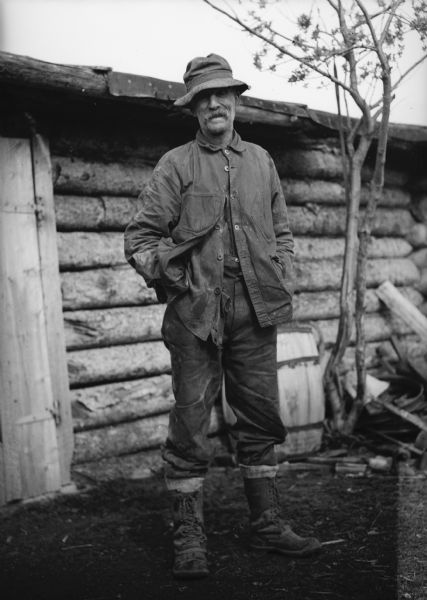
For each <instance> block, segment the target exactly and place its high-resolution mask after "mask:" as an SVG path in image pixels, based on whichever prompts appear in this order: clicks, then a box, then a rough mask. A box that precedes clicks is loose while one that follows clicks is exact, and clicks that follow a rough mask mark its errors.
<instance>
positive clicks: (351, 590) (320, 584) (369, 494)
mask: <svg viewBox="0 0 427 600" xmlns="http://www.w3.org/2000/svg"><path fill="white" fill-rule="evenodd" d="M279 485H280V490H281V493H282V497H283V505H284V507H285V511H286V514H287V516H288V518H289V520H290V521H291V522H292V523H294V524H295V527H296V528H298V531H300V532H303V533H305V534H311V533H313V532H315V533H316V535H317V536H318V537H319V538H320V539H321V541H322V542H324V543H325V545H324V547H323V548H322V553H321V554H320V555H318V556H316V557H314V558H306V559H298V560H293V559H289V558H285V557H281V556H278V555H274V554H268V553H263V552H256V553H254V552H250V551H249V550H248V548H247V541H248V535H247V508H246V503H245V500H244V498H243V494H242V483H241V479H240V475H239V473H238V471H237V470H236V469H232V468H230V469H225V468H222V469H221V468H215V469H213V470H212V471H211V473H210V475H209V477H208V479H207V484H206V494H205V513H206V524H207V532H208V540H209V542H208V543H209V556H210V568H211V575H210V576H209V578H207V579H204V580H199V581H194V582H182V581H175V580H174V579H173V577H172V575H171V572H170V565H171V559H172V554H171V513H170V509H169V505H168V501H167V499H166V497H165V494H164V493H163V483H162V481H161V480H160V479H152V480H138V481H130V480H126V481H125V480H122V481H114V482H111V483H108V484H103V485H98V486H95V487H92V488H90V489H89V488H86V489H80V491H79V493H77V494H72V495H66V496H64V495H62V496H60V497H57V498H55V499H54V500H49V501H42V502H33V503H27V504H24V505H19V506H15V507H11V506H8V507H6V508H4V509H3V510H2V511H0V518H1V521H0V540H1V545H0V586H1V587H0V589H1V597H2V598H3V600H17V599H23V600H51V599H52V600H53V599H55V600H59V599H61V600H114V599H121V600H125V599H126V600H127V599H129V600H134V599H135V600H136V599H144V600H145V599H146V600H151V599H153V600H161V599H167V600H169V599H171V600H172V599H175V598H176V599H182V600H186V599H189V600H195V599H198V600H199V599H206V600H211V599H212V600H213V599H215V600H217V599H218V598H223V599H224V600H240V599H242V600H243V599H244V600H258V599H263V600H264V599H268V600H275V599H277V600H278V599H281V600H285V599H286V600H319V599H327V598H331V599H336V598H339V599H341V600H359V599H360V600H393V599H395V598H399V599H400V598H402V599H405V600H406V599H408V600H409V599H410V600H425V599H426V598H427V574H425V573H427V538H426V536H427V518H426V513H427V510H426V508H425V506H424V499H425V498H426V493H427V479H426V477H425V476H423V475H420V474H417V473H416V472H415V471H413V470H411V469H406V471H405V470H403V472H402V471H401V472H400V474H399V475H398V474H397V473H394V474H375V475H369V476H366V475H365V476H363V477H354V476H353V477H352V476H349V475H344V474H333V473H332V472H331V471H330V470H329V469H327V468H326V469H325V467H323V468H321V469H320V468H316V470H308V471H307V470H293V469H288V468H285V469H281V471H280V475H279Z"/></svg>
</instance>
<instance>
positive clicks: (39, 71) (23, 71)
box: [0, 52, 108, 97]
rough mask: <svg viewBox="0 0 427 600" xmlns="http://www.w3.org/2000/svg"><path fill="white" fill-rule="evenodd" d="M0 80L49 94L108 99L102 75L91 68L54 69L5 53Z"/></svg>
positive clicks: (46, 63) (0, 68) (63, 67)
mask: <svg viewBox="0 0 427 600" xmlns="http://www.w3.org/2000/svg"><path fill="white" fill-rule="evenodd" d="M0 80H1V81H2V82H4V83H11V84H15V83H16V84H19V85H22V84H24V85H25V86H32V87H36V88H44V89H49V90H60V89H62V90H63V91H65V90H66V91H67V92H68V93H74V94H78V95H83V96H85V95H88V96H95V97H102V96H107V95H108V85H107V81H106V79H105V76H104V74H102V73H99V72H96V71H95V70H94V69H92V68H91V67H80V66H76V65H58V64H55V63H51V62H46V61H42V60H37V59H35V58H30V57H29V56H18V55H16V54H10V53H9V52H2V53H1V60H0Z"/></svg>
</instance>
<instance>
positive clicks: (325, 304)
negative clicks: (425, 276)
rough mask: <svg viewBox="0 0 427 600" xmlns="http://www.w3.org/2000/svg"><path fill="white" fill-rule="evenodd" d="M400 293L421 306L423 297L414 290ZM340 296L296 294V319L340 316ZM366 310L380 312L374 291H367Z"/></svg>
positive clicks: (336, 293)
mask: <svg viewBox="0 0 427 600" xmlns="http://www.w3.org/2000/svg"><path fill="white" fill-rule="evenodd" d="M399 290H400V292H401V293H402V294H403V295H404V296H405V298H408V299H409V300H410V301H411V302H412V303H413V304H415V305H416V306H421V304H422V302H423V296H422V295H421V294H420V293H419V292H418V291H417V290H415V289H414V288H411V287H402V288H399ZM339 297H340V294H339V292H338V291H324V292H323V291H320V292H302V293H300V294H295V296H294V300H293V306H294V319H295V320H296V321H300V320H302V321H307V320H317V319H331V318H334V317H338V316H339V314H340V304H339ZM365 310H366V312H367V313H371V312H378V311H379V310H380V299H379V298H378V296H377V294H376V291H375V290H374V289H368V290H366V295H365Z"/></svg>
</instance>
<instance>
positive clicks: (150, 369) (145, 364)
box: [67, 342, 170, 387]
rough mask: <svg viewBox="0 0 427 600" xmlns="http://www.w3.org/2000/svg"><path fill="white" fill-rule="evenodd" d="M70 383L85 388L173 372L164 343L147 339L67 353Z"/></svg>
mask: <svg viewBox="0 0 427 600" xmlns="http://www.w3.org/2000/svg"><path fill="white" fill-rule="evenodd" d="M67 360H68V374H69V378H70V385H71V386H74V387H83V386H86V385H94V384H100V383H112V382H114V381H118V380H120V379H122V380H127V379H138V378H140V377H149V376H151V375H160V374H162V373H168V372H169V371H170V355H169V352H168V350H166V347H165V345H164V344H163V342H145V343H140V344H128V345H124V346H111V347H108V348H93V349H90V350H76V351H72V352H68V354H67Z"/></svg>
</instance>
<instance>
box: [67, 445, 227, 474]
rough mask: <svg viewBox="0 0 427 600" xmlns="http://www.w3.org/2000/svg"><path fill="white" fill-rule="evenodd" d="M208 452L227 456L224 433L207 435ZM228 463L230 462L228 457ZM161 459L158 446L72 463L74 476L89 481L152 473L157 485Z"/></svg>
mask: <svg viewBox="0 0 427 600" xmlns="http://www.w3.org/2000/svg"><path fill="white" fill-rule="evenodd" d="M208 447H209V452H210V454H211V455H212V456H213V457H214V460H215V457H218V456H221V457H224V456H229V452H230V450H229V448H228V446H227V442H226V439H225V436H224V435H214V436H210V437H208ZM228 464H231V457H229V462H228ZM163 466H164V463H163V459H162V456H161V452H160V448H154V449H144V450H141V451H140V452H136V453H133V454H123V455H120V456H111V457H108V458H101V459H97V460H94V461H88V462H83V463H78V464H75V465H73V472H74V473H75V474H76V477H77V478H79V476H80V477H83V478H88V479H89V480H90V481H91V482H94V481H95V482H102V481H111V480H114V479H145V478H147V477H152V476H153V475H154V476H156V477H157V478H158V482H159V485H163V483H162V481H161V478H159V475H160V473H161V472H162V470H163Z"/></svg>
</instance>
